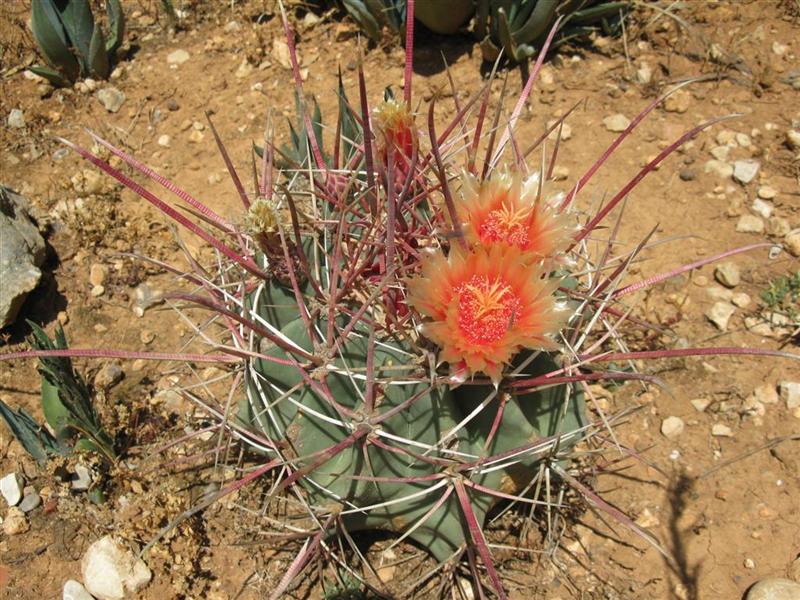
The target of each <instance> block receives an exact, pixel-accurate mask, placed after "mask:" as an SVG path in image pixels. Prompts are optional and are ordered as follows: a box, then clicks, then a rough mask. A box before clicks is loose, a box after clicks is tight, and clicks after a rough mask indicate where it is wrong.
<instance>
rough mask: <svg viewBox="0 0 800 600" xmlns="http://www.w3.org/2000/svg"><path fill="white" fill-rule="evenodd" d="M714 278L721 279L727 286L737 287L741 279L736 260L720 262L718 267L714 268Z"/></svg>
mask: <svg viewBox="0 0 800 600" xmlns="http://www.w3.org/2000/svg"><path fill="white" fill-rule="evenodd" d="M714 279H716V280H717V281H719V282H720V283H721V284H722V285H724V286H725V287H728V288H733V287H736V286H737V285H739V282H740V281H741V274H740V273H739V266H738V265H737V264H736V263H735V262H731V261H725V262H721V263H719V264H718V265H717V268H716V269H714Z"/></svg>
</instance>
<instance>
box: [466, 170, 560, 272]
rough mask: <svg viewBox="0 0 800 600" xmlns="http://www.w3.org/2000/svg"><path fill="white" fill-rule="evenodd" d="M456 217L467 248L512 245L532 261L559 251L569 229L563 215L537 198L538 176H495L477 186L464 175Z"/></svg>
mask: <svg viewBox="0 0 800 600" xmlns="http://www.w3.org/2000/svg"><path fill="white" fill-rule="evenodd" d="M461 194H462V202H461V203H460V204H459V205H458V207H457V209H458V212H459V218H460V219H461V220H462V222H463V226H464V233H465V235H466V237H467V242H468V243H469V244H470V245H474V244H481V245H483V246H489V245H494V244H501V245H505V246H514V247H516V248H518V249H519V250H521V251H523V252H525V253H528V254H529V255H531V256H532V257H535V258H536V259H541V258H549V257H552V256H553V255H555V254H557V253H558V252H559V251H560V250H562V249H563V248H564V247H565V246H566V244H567V241H568V239H569V234H570V228H569V223H568V221H567V217H566V216H565V215H562V214H559V213H558V211H557V210H556V208H555V207H554V206H553V205H552V204H551V203H549V202H546V201H544V200H543V199H541V198H538V194H539V177H538V174H535V175H533V176H531V177H529V178H528V179H527V180H526V181H524V182H523V181H522V177H521V176H520V175H510V174H507V173H503V174H499V175H496V176H494V177H492V178H491V179H488V180H486V181H483V182H482V183H479V182H478V181H477V180H476V179H475V178H474V177H473V176H472V175H469V174H464V178H463V185H462V189H461Z"/></svg>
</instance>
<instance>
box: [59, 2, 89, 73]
mask: <svg viewBox="0 0 800 600" xmlns="http://www.w3.org/2000/svg"><path fill="white" fill-rule="evenodd" d="M62 6H63V8H62V9H61V22H62V23H63V24H64V29H65V30H66V32H67V36H69V39H70V41H71V42H72V46H73V47H74V48H75V50H76V51H77V54H78V60H79V61H80V63H81V72H82V73H84V74H86V73H89V72H90V69H89V46H90V44H91V41H92V34H93V33H94V29H95V27H94V16H93V15H92V9H91V7H90V6H89V0H67V1H66V3H63V2H62Z"/></svg>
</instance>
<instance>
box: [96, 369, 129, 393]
mask: <svg viewBox="0 0 800 600" xmlns="http://www.w3.org/2000/svg"><path fill="white" fill-rule="evenodd" d="M123 377H125V372H124V371H123V370H122V367H121V366H120V365H119V363H116V362H112V363H108V364H107V365H106V366H104V367H103V368H102V369H100V371H98V373H97V375H95V377H94V386H95V387H96V388H97V389H99V390H107V389H108V388H111V387H114V386H115V385H117V384H118V383H119V382H120V381H122V378H123Z"/></svg>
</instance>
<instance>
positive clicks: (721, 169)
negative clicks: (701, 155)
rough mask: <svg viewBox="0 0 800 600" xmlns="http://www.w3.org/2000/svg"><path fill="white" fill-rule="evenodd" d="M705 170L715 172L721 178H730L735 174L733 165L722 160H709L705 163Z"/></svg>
mask: <svg viewBox="0 0 800 600" xmlns="http://www.w3.org/2000/svg"><path fill="white" fill-rule="evenodd" d="M703 171H704V172H706V173H713V174H714V175H716V176H717V177H719V178H721V179H728V178H729V177H730V176H731V175H733V166H732V165H729V164H728V163H726V162H723V161H721V160H709V161H707V162H706V164H705V165H703Z"/></svg>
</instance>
